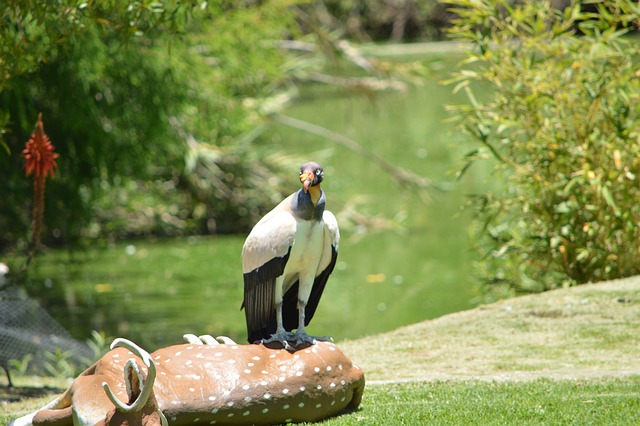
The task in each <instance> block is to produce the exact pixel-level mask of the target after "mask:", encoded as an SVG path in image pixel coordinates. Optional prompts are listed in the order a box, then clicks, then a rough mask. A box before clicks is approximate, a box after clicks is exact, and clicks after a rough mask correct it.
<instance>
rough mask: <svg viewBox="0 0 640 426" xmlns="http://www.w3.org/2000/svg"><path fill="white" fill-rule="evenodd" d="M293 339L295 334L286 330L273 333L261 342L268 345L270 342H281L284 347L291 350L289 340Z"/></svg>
mask: <svg viewBox="0 0 640 426" xmlns="http://www.w3.org/2000/svg"><path fill="white" fill-rule="evenodd" d="M293 339H294V334H293V333H290V332H286V331H285V332H283V333H275V334H272V335H271V337H269V338H268V339H262V340H261V341H260V343H262V344H263V345H265V346H268V345H269V344H270V343H279V344H281V345H282V347H283V348H284V349H286V350H288V351H291V345H290V344H289V342H290V341H293Z"/></svg>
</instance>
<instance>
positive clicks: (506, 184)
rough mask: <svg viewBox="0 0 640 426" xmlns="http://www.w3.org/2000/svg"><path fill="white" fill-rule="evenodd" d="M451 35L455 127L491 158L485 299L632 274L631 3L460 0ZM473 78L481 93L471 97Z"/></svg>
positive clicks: (635, 51)
mask: <svg viewBox="0 0 640 426" xmlns="http://www.w3.org/2000/svg"><path fill="white" fill-rule="evenodd" d="M451 3H453V4H454V5H455V12H456V13H457V14H458V16H459V18H458V19H457V20H456V21H455V22H454V26H453V28H452V35H453V36H454V37H456V38H457V39H459V40H463V41H465V42H469V43H471V45H472V49H471V50H470V51H469V54H468V57H467V58H466V60H465V62H464V66H463V67H462V68H461V70H460V71H459V72H458V73H457V77H456V78H455V79H454V83H456V84H457V85H456V87H455V90H464V91H465V92H466V93H467V94H468V97H469V101H470V105H468V106H458V107H456V108H455V110H456V111H457V112H458V113H459V115H460V119H461V127H462V128H463V129H464V130H465V131H466V132H467V133H468V134H469V135H470V136H471V137H472V139H474V140H475V141H477V142H478V143H479V146H478V148H476V149H474V150H473V151H472V152H471V153H469V155H468V156H467V158H468V160H469V164H467V166H469V165H470V164H473V163H475V162H477V161H478V160H481V159H486V158H491V159H492V160H493V161H494V164H495V167H494V175H493V176H494V178H495V179H497V180H499V184H497V185H491V188H489V189H488V190H487V191H486V192H485V193H483V194H480V195H478V196H477V197H475V199H474V200H473V202H472V204H473V205H474V206H475V208H476V210H477V216H476V217H477V220H476V221H475V225H474V228H473V233H474V234H475V235H476V237H477V242H478V246H479V249H480V250H481V251H482V260H481V262H480V264H479V269H480V274H481V276H482V278H483V280H484V284H485V286H484V290H488V293H489V294H490V295H491V296H496V295H505V294H513V293H517V292H533V291H541V290H547V289H551V288H554V287H557V286H560V285H573V284H579V283H584V282H588V281H598V280H604V279H612V278H618V277H625V276H629V275H633V274H637V273H639V272H640V266H639V265H638V262H637V259H638V257H639V255H640V228H638V226H637V223H638V221H639V220H640V207H639V206H638V202H637V200H638V197H640V189H639V188H640V187H639V186H638V182H637V179H639V173H640V145H639V144H638V140H639V139H638V138H639V137H640V133H639V132H638V129H639V128H640V110H639V109H638V107H637V105H638V104H639V101H640V91H639V90H638V89H639V83H638V78H637V76H638V73H639V72H640V69H639V68H638V65H637V58H638V57H639V56H638V55H639V54H640V50H639V47H638V44H637V43H635V42H634V41H632V40H631V39H629V38H628V37H626V36H627V35H628V33H629V32H630V31H631V30H632V29H634V28H636V26H637V24H638V17H639V16H640V9H639V6H638V4H637V3H635V2H631V1H625V0H619V1H600V2H593V3H596V6H597V11H596V12H587V11H585V10H583V8H582V6H581V3H580V2H573V3H572V4H571V6H569V7H567V8H566V9H564V10H559V9H556V8H554V7H553V6H552V4H551V3H552V2H515V3H514V2H511V1H506V0H480V1H469V0H456V1H453V2H451ZM478 83H481V84H482V85H483V86H484V87H486V86H489V87H490V91H491V95H490V96H488V99H487V98H486V97H485V98H481V97H479V96H476V91H477V88H478V87H479V86H478Z"/></svg>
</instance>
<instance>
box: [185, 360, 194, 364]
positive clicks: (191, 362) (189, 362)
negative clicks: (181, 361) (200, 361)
mask: <svg viewBox="0 0 640 426" xmlns="http://www.w3.org/2000/svg"><path fill="white" fill-rule="evenodd" d="M185 364H187V365H191V364H193V361H191V360H189V361H187V362H185Z"/></svg>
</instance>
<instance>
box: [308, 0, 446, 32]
mask: <svg viewBox="0 0 640 426" xmlns="http://www.w3.org/2000/svg"><path fill="white" fill-rule="evenodd" d="M318 3H320V4H321V5H322V6H319V5H318V6H316V7H318V8H322V9H323V10H325V11H326V13H327V14H331V15H332V16H333V18H332V20H333V23H334V24H338V25H340V26H341V29H342V30H343V31H345V32H346V33H347V34H348V35H349V37H350V38H355V39H359V40H363V41H371V40H377V41H384V40H393V41H395V42H399V41H409V40H425V39H433V38H437V37H439V36H440V32H441V31H442V29H443V27H445V26H446V25H447V23H448V18H447V16H446V13H445V11H444V7H442V6H441V5H439V4H438V1H437V0H403V1H389V0H365V1H363V0H325V1H322V2H318ZM325 20H329V18H328V17H325Z"/></svg>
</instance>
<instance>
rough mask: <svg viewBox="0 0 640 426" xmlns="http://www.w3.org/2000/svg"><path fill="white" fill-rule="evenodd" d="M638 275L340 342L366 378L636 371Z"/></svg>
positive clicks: (556, 375) (554, 375)
mask: <svg viewBox="0 0 640 426" xmlns="http://www.w3.org/2000/svg"><path fill="white" fill-rule="evenodd" d="M638 330H640V277H633V278H628V279H623V280H616V281H611V282H604V283H599V284H588V285H583V286H579V287H573V288H567V289H561V290H555V291H550V292H547V293H544V294H539V295H532V296H525V297H518V298H514V299H509V300H505V301H501V302H497V303H494V304H491V305H485V306H481V307H478V308H476V309H473V310H469V311H465V312H459V313H455V314H451V315H446V316H444V317H441V318H438V319H435V320H431V321H425V322H422V323H418V324H414V325H411V326H407V327H402V328H400V329H397V330H395V331H392V332H389V333H385V334H381V335H378V336H375V337H368V338H363V339H359V340H354V341H346V342H342V343H341V344H340V346H341V348H342V349H343V351H344V352H345V353H347V354H348V355H349V356H350V357H351V358H352V360H354V362H356V363H357V364H359V365H360V366H361V367H362V368H363V369H364V371H365V372H366V374H367V383H369V384H373V383H381V382H382V383H384V382H398V381H411V380H427V381H429V380H452V379H453V380H468V379H474V380H478V379H487V380H529V379H535V378H539V377H548V378H557V379H563V378H576V379H579V378H589V377H605V376H624V375H635V374H640V353H639V352H638V348H639V347H640V333H639V332H638Z"/></svg>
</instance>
